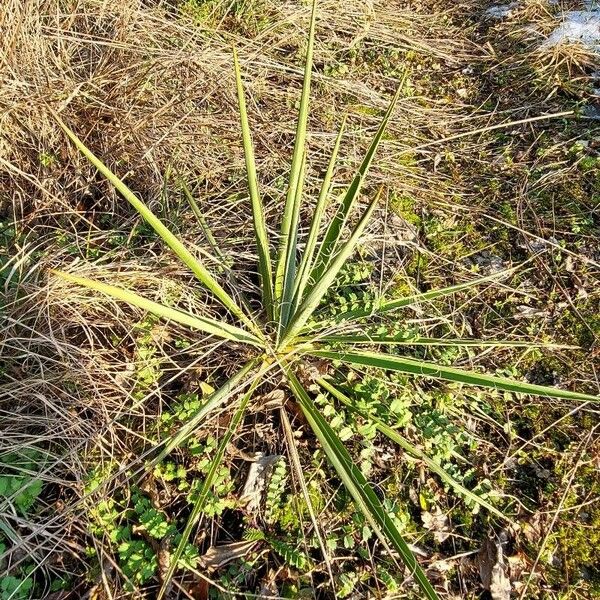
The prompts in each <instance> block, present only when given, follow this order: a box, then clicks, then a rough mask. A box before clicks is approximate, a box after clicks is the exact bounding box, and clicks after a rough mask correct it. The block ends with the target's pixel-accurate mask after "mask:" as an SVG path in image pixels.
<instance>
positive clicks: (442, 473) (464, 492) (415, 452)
mask: <svg viewBox="0 0 600 600" xmlns="http://www.w3.org/2000/svg"><path fill="white" fill-rule="evenodd" d="M317 383H318V384H319V385H320V386H321V387H322V388H323V389H325V390H327V391H328V392H329V393H330V394H331V395H332V396H334V397H335V398H337V400H339V401H340V402H341V403H342V404H344V405H345V406H346V407H348V408H349V409H350V410H351V411H353V412H355V413H357V414H360V415H361V416H363V417H364V418H365V419H368V420H369V421H372V422H374V423H375V427H376V428H377V429H378V431H380V432H381V433H382V434H383V435H385V436H386V437H387V438H389V439H390V440H392V441H393V442H395V443H396V444H398V446H400V447H401V448H402V449H403V450H404V451H405V452H408V454H410V455H411V456H413V457H414V458H416V459H418V460H420V461H422V462H424V463H425V464H426V465H427V466H428V467H429V469H431V471H433V472H434V473H435V474H436V475H438V476H439V478H440V479H441V480H442V481H444V482H445V483H447V484H448V485H449V486H450V487H452V488H453V489H454V490H455V491H456V492H457V493H458V494H460V495H461V496H463V497H464V498H466V499H467V500H469V501H470V502H474V503H475V504H479V506H482V507H483V508H485V509H486V510H488V511H490V512H491V513H494V514H495V515H496V516H498V517H500V518H501V519H504V520H508V517H506V515H504V514H503V513H502V512H501V511H499V510H498V509H497V508H496V507H495V506H493V505H492V504H490V503H489V502H487V500H484V499H483V498H481V497H480V496H478V495H477V494H475V493H474V492H471V491H470V490H468V489H467V488H466V487H464V486H463V485H461V484H460V483H458V481H456V479H454V478H453V477H452V475H450V474H449V473H448V472H447V471H446V470H445V469H444V468H443V467H441V466H440V465H439V464H438V463H436V462H435V461H434V460H432V459H431V458H429V457H428V456H427V454H425V453H424V452H422V451H421V450H419V448H417V447H416V446H415V445H414V444H411V443H410V442H409V441H408V440H407V439H406V438H404V437H402V436H401V435H400V434H399V433H398V431H396V430H395V429H392V428H391V427H390V426H389V425H387V424H386V423H384V422H383V421H382V420H381V419H378V418H377V417H375V416H373V415H372V414H364V413H363V412H362V411H361V410H360V409H359V408H358V407H357V406H356V405H355V404H354V403H353V402H352V400H350V398H348V396H346V395H345V394H344V393H342V392H341V391H340V390H338V389H337V388H336V387H334V386H333V385H331V383H329V382H328V381H326V380H325V379H322V378H321V379H318V381H317Z"/></svg>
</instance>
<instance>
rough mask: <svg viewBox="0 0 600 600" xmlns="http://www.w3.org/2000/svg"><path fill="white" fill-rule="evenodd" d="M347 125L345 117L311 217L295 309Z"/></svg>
mask: <svg viewBox="0 0 600 600" xmlns="http://www.w3.org/2000/svg"><path fill="white" fill-rule="evenodd" d="M345 125H346V118H344V120H343V121H342V125H341V127H340V131H339V133H338V135H337V138H336V140H335V145H334V147H333V152H332V153H331V158H330V160H329V165H328V167H327V171H326V172H325V177H324V178H323V183H322V185H321V191H320V193H319V198H318V200H317V204H316V205H315V208H314V210H313V214H312V219H311V223H310V229H309V232H308V238H307V240H306V247H305V248H304V252H303V254H302V260H301V262H300V266H299V267H298V274H297V275H296V284H295V289H294V302H293V310H295V308H296V307H297V306H298V305H299V304H300V302H301V301H302V295H303V294H304V288H305V287H306V284H307V282H308V277H309V275H310V270H311V268H312V265H313V261H314V257H315V249H316V247H317V241H318V236H319V230H320V229H321V222H322V220H323V214H324V213H325V208H326V206H327V197H328V195H329V190H330V188H331V180H332V178H333V171H334V169H335V164H336V161H337V156H338V153H339V150H340V144H341V142H342V136H343V135H344V128H345Z"/></svg>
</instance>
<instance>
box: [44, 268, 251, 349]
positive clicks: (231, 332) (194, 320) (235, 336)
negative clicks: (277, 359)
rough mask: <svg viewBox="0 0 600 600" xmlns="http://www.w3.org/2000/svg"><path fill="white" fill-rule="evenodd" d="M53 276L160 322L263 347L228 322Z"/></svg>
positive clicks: (92, 281) (89, 282) (110, 287)
mask: <svg viewBox="0 0 600 600" xmlns="http://www.w3.org/2000/svg"><path fill="white" fill-rule="evenodd" d="M52 273H54V274H55V275H58V276H59V277H61V278H62V279H65V280H66V281H70V282H71V283H76V284H77V285H81V286H83V287H86V288H89V289H92V290H96V291H97V292H102V293H103V294H106V295H107V296H110V297H111V298H115V299H116V300H122V301H123V302H126V303H127V304H130V305H131V306H137V307H138V308H141V309H142V310H147V311H148V312H151V313H152V314H153V315H156V316H157V317H161V318H162V319H168V320H171V321H175V322H176V323H180V324H181V325H187V326H188V327H191V328H192V329H198V330H200V331H204V332H205V333H209V334H211V335H216V336H217V337H220V338H224V339H226V340H233V341H235V342H240V343H243V344H251V345H253V346H259V347H262V343H261V341H260V340H259V339H258V338H257V337H256V336H255V335H252V334H251V333H248V332H247V331H244V330H243V329H240V328H239V327H235V326H234V325H229V324H228V323H224V322H221V321H217V320H215V319H210V318H208V317H198V316H195V315H191V314H190V313H188V312H185V311H183V310H180V309H178V308H171V307H169V306H164V305H163V304H159V303H158V302H154V301H152V300H148V299H147V298H144V297H143V296H140V295H139V294H136V293H135V292H131V291H130V290H126V289H124V288H120V287H117V286H114V285H109V284H106V283H102V282H100V281H96V280H95V279H88V278H87V277H78V276H76V275H70V274H69V273H63V272H62V271H52Z"/></svg>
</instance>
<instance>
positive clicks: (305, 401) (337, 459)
mask: <svg viewBox="0 0 600 600" xmlns="http://www.w3.org/2000/svg"><path fill="white" fill-rule="evenodd" d="M286 376H287V379H288V383H289V386H290V388H291V390H292V392H293V394H294V395H295V396H296V399H297V400H298V404H299V405H300V408H301V409H302V412H303V413H304V416H305V417H306V420H307V421H308V423H309V424H310V426H311V428H312V430H313V431H314V432H315V435H316V436H317V438H318V439H319V441H320V442H321V445H322V446H323V449H324V450H325V453H326V454H327V458H328V459H329V462H330V463H331V464H332V466H333V468H334V469H335V470H336V472H337V474H338V475H339V477H340V479H341V480H342V482H343V484H344V485H345V487H346V489H347V490H348V492H350V494H351V496H352V498H353V499H354V503H355V505H356V508H357V509H358V510H360V512H362V513H363V515H364V516H365V518H366V519H367V520H368V521H369V523H370V524H371V526H372V527H373V529H374V530H375V531H376V532H377V535H378V536H379V537H380V538H381V539H382V541H383V542H384V543H385V544H390V545H391V546H392V547H393V548H394V549H395V550H396V551H397V552H398V553H399V554H400V557H401V559H402V561H403V562H404V564H405V565H406V566H407V567H408V569H409V570H410V572H411V574H412V575H413V577H414V578H415V580H416V581H417V583H418V584H419V586H420V588H421V590H422V592H423V593H424V594H425V597H426V598H428V599H429V600H437V598H438V596H437V594H436V593H435V590H434V589H433V586H432V585H431V583H429V581H428V579H427V577H426V576H425V573H424V572H423V570H422V569H421V567H420V565H419V563H418V562H417V560H416V558H415V556H414V555H413V553H412V552H411V551H410V548H409V547H408V545H407V544H406V542H405V541H404V540H403V539H402V536H401V535H400V533H399V531H398V529H397V528H396V525H395V524H394V521H393V520H392V519H391V518H390V516H389V515H388V513H387V512H386V510H385V508H384V507H383V505H382V503H381V500H379V498H378V496H377V494H376V493H375V492H374V491H373V489H372V488H371V486H370V485H369V482H368V481H367V480H366V479H365V477H364V475H363V474H362V473H361V471H360V469H359V468H358V467H357V466H356V465H355V464H354V462H353V461H352V458H351V456H350V454H349V453H348V451H347V450H346V448H345V447H344V444H343V443H342V441H341V440H340V438H339V437H338V436H337V434H336V433H335V431H334V430H333V429H332V428H331V427H330V426H329V424H328V423H327V421H326V420H325V419H324V418H323V416H322V415H321V413H320V412H319V410H318V409H317V407H316V406H315V405H314V403H313V401H312V399H311V398H310V396H309V395H308V394H307V393H306V391H305V389H304V388H303V387H302V385H301V384H300V382H299V381H298V379H297V378H296V376H295V375H294V374H293V373H292V372H291V371H290V370H289V369H288V370H287V371H286Z"/></svg>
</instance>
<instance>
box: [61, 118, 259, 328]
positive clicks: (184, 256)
mask: <svg viewBox="0 0 600 600" xmlns="http://www.w3.org/2000/svg"><path fill="white" fill-rule="evenodd" d="M54 118H55V119H56V121H57V123H58V124H59V125H60V126H61V127H62V129H63V131H64V132H65V133H66V134H67V136H68V137H69V138H70V139H71V140H72V141H73V143H74V144H75V146H76V147H77V149H78V150H79V151H80V152H81V153H82V154H83V155H84V156H85V157H86V158H87V159H88V160H89V161H90V163H92V164H93V165H94V167H96V169H98V171H100V173H101V174H102V175H103V176H104V177H105V178H106V179H107V180H108V181H109V182H110V183H111V184H112V185H113V186H114V187H115V188H116V189H117V190H118V191H119V193H120V194H121V195H122V196H123V198H125V200H127V201H128V202H129V203H130V204H131V205H132V206H133V207H134V208H135V210H137V211H138V213H139V214H140V215H141V216H142V217H143V219H144V220H145V221H146V222H147V223H148V225H150V226H151V227H152V229H154V231H156V233H157V234H158V235H159V236H160V237H161V239H162V240H163V241H164V242H165V244H167V246H169V248H171V250H173V252H174V253H175V254H176V255H177V256H178V257H179V258H180V259H181V261H182V262H183V263H184V264H185V265H186V266H187V267H188V268H189V269H190V270H191V271H192V273H194V275H195V276H196V277H197V278H198V280H199V281H200V282H201V283H202V284H203V285H204V286H206V287H207V288H208V289H209V290H210V291H211V292H212V293H213V294H214V295H215V297H216V298H218V300H219V301H220V302H221V303H222V304H223V306H225V308H227V309H228V310H229V311H231V313H232V314H234V315H235V316H236V317H238V318H239V319H240V320H242V321H243V322H244V323H245V324H246V325H248V326H249V327H251V328H252V329H253V330H254V331H255V332H256V331H257V328H256V326H255V324H254V323H253V322H252V320H251V319H250V318H249V317H248V316H246V315H245V314H244V312H243V311H242V309H241V308H240V307H239V306H238V305H237V304H236V302H235V300H234V299H233V298H232V297H231V296H230V295H229V294H228V293H227V292H226V291H225V290H224V289H223V288H222V287H221V285H220V284H219V283H218V282H217V280H216V279H215V278H214V277H213V276H212V274H211V273H210V272H209V271H208V270H207V269H206V268H205V267H204V265H203V264H202V263H200V261H199V260H198V259H197V258H196V257H195V256H194V255H193V254H192V253H191V252H190V251H189V250H188V249H187V248H186V247H185V245H184V244H183V243H182V242H181V241H180V240H179V239H178V238H177V237H176V236H175V235H174V234H173V233H171V231H169V229H168V228H167V227H166V226H165V225H164V224H163V222H162V221H161V220H160V219H159V218H158V217H157V216H156V215H155V214H154V213H153V212H152V211H151V210H150V209H149V208H148V206H147V205H146V204H145V203H144V202H143V201H142V200H140V199H139V198H138V197H137V196H136V195H135V194H134V193H133V192H132V191H131V190H130V189H129V187H127V185H125V183H123V181H121V179H119V178H118V177H117V176H116V175H115V174H114V173H113V172H112V171H111V170H110V169H109V168H108V167H107V166H106V165H105V164H104V163H103V162H102V161H101V160H100V159H99V158H98V157H97V156H96V155H95V154H94V153H93V152H92V151H91V150H90V149H89V148H88V147H87V146H86V145H85V144H84V143H83V142H82V141H81V140H80V139H79V138H78V137H77V135H76V134H75V132H73V131H72V130H71V129H69V127H67V125H65V123H63V121H62V120H61V119H60V117H59V116H58V115H56V114H54Z"/></svg>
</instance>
